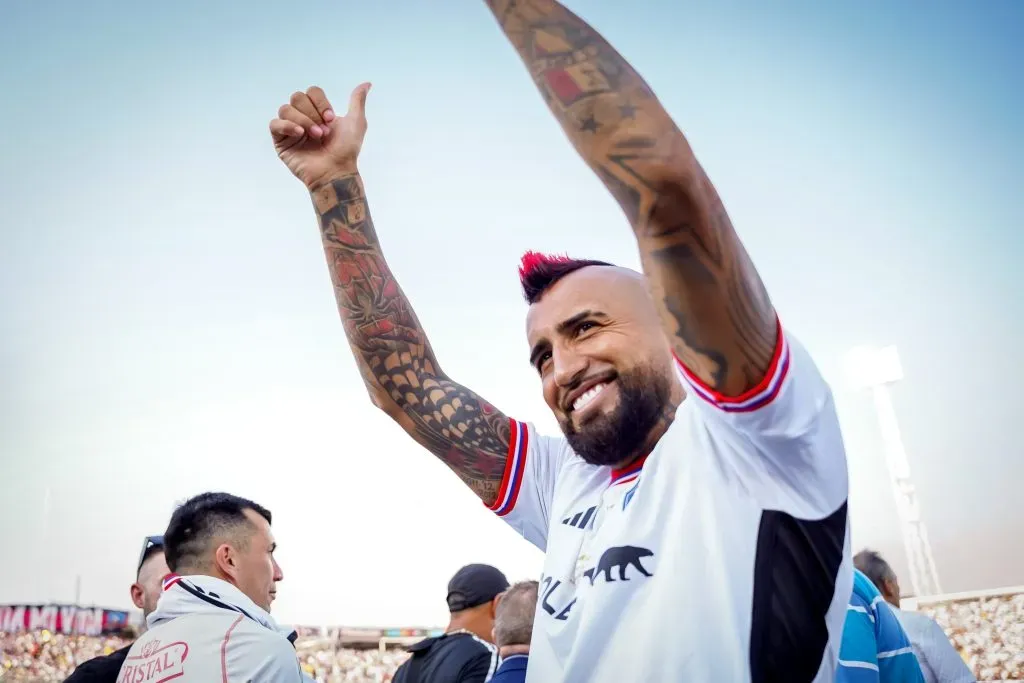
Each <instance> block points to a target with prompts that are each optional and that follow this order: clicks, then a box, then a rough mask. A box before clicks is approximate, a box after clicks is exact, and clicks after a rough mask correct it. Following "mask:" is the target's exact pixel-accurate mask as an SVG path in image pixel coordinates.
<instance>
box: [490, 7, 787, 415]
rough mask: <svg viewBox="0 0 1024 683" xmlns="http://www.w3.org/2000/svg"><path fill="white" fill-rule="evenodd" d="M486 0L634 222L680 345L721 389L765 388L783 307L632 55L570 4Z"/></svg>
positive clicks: (681, 353) (647, 269)
mask: <svg viewBox="0 0 1024 683" xmlns="http://www.w3.org/2000/svg"><path fill="white" fill-rule="evenodd" d="M487 4H488V5H489V6H490V8H491V10H492V11H493V13H494V15H495V17H496V18H497V20H498V23H499V24H500V26H501V28H502V30H503V31H504V32H505V35H506V36H507V37H508V38H509V40H510V41H511V42H512V45H513V46H514V47H515V48H516V50H517V51H518V52H519V56H520V57H521V58H522V59H523V62H524V63H525V64H526V66H527V68H528V69H529V71H530V75H531V76H532V77H533V80H534V83H535V84H536V85H537V87H538V89H539V90H540V93H541V95H542V96H543V98H544V101H545V102H546V103H547V105H548V107H549V108H550V109H551V111H552V112H553V113H554V115H555V117H556V118H557V119H558V121H559V123H560V124H561V125H562V128H563V130H565V132H566V134H567V135H568V136H569V139H570V140H571V141H572V143H573V145H574V146H575V147H576V151H577V152H579V154H580V155H581V156H582V157H583V159H584V160H585V161H586V162H587V163H588V164H589V165H590V167H591V168H592V169H593V170H594V171H595V172H596V173H597V174H598V176H600V178H601V180H603V181H604V184H605V185H606V186H607V187H608V190H609V191H610V192H611V193H612V195H614V196H615V198H616V199H617V200H618V202H619V205H620V206H621V207H622V210H623V211H624V212H625V214H626V216H627V217H628V219H629V221H630V223H631V224H632V226H633V231H634V233H635V234H636V237H637V241H638V243H639V246H640V252H641V260H642V262H643V268H644V273H645V274H646V275H647V278H648V281H649V283H650V284H649V286H650V288H651V294H652V296H653V297H654V299H655V302H656V303H657V305H658V307H659V310H660V312H661V317H662V321H663V325H664V327H665V330H666V332H667V333H668V334H669V336H670V339H671V340H672V343H673V348H674V350H675V353H676V355H677V356H678V357H679V359H680V360H681V361H682V362H683V364H684V365H686V367H687V368H688V369H689V370H690V372H691V373H693V374H694V375H696V376H697V377H698V378H699V379H700V380H702V381H703V382H704V383H705V384H707V385H708V386H710V387H711V388H712V389H714V390H716V391H717V392H719V393H721V394H723V395H726V396H737V395H740V394H742V393H743V392H745V391H748V390H750V389H751V388H753V387H754V386H756V385H757V384H758V383H759V382H760V381H761V379H762V378H763V377H764V375H765V372H766V371H767V369H768V367H769V366H770V364H771V361H772V357H773V353H774V350H775V344H776V337H777V333H778V329H777V321H776V317H775V312H774V310H773V308H772V305H771V302H770V301H769V299H768V295H767V293H766V292H765V289H764V286H763V285H762V283H761V280H760V278H759V277H758V275H757V272H756V271H755V270H754V267H753V264H752V263H751V261H750V259H749V257H748V256H747V253H746V251H745V250H744V248H743V245H742V244H741V243H740V240H739V238H738V237H737V236H736V233H735V231H734V230H733V227H732V224H731V223H730V221H729V217H728V215H727V214H726V212H725V208H724V207H723V206H722V202H721V200H720V199H719V197H718V194H717V192H715V189H714V187H713V186H712V185H711V182H710V181H709V180H708V178H707V176H706V175H705V174H704V171H703V169H702V168H701V167H700V164H698V162H697V160H696V158H695V157H694V155H693V151H692V150H691V149H690V146H689V144H688V143H687V141H686V138H685V137H683V134H682V133H681V132H680V131H679V129H678V128H677V127H676V125H675V123H674V122H673V121H672V119H671V117H669V115H668V113H667V112H666V111H665V110H664V108H663V107H662V106H661V103H659V102H658V99H657V98H656V97H655V95H654V93H653V92H652V91H651V89H650V88H649V87H648V85H647V84H646V83H645V82H644V80H643V79H642V78H641V77H640V75H639V74H637V73H636V71H634V70H633V68H632V67H631V66H630V65H629V63H627V62H626V60H625V59H623V58H622V56H621V55H619V53H618V52H616V51H615V50H614V49H613V48H612V46H611V45H609V44H608V42H607V41H605V40H604V38H602V37H601V35H600V34H599V33H598V32H597V31H595V30H594V29H593V28H591V27H590V25H588V24H587V23H586V22H584V21H583V20H582V19H580V18H579V17H577V16H576V15H575V14H573V13H572V12H570V11H569V10H568V9H566V8H565V7H563V6H562V5H561V4H559V3H557V2H554V1H553V0H488V3H487Z"/></svg>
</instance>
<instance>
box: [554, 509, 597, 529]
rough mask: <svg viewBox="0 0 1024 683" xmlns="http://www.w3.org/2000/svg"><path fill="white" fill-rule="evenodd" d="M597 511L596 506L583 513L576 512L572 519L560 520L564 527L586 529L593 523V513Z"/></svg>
mask: <svg viewBox="0 0 1024 683" xmlns="http://www.w3.org/2000/svg"><path fill="white" fill-rule="evenodd" d="M596 511H597V506H596V505H594V506H592V507H589V508H587V509H586V510H585V511H583V512H577V513H576V514H575V515H573V516H572V517H566V518H565V519H563V520H562V524H565V525H566V526H571V527H576V528H577V529H586V528H587V525H588V524H590V523H591V522H593V521H594V513H595V512H596Z"/></svg>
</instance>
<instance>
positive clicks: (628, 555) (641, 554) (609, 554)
mask: <svg viewBox="0 0 1024 683" xmlns="http://www.w3.org/2000/svg"><path fill="white" fill-rule="evenodd" d="M645 557H654V553H653V552H652V551H650V550H648V549H647V548H638V547H636V546H633V545H620V546H614V547H611V548H608V550H605V551H604V552H603V553H601V559H599V560H598V561H597V565H596V566H594V567H591V568H590V569H588V570H586V571H585V572H583V576H585V577H587V578H588V579H590V585H591V586H593V585H594V583H595V582H596V581H597V579H599V578H603V579H604V581H605V583H611V582H612V581H615V580H616V579H615V576H614V575H615V574H618V581H629V576H628V575H627V572H626V570H627V569H629V568H630V567H633V568H634V569H636V572H634V577H635V576H636V573H637V572H639V573H640V574H642V575H643V576H654V575H653V574H652V573H651V572H649V571H647V569H646V568H645V567H644V565H643V563H642V560H643V558H645ZM614 570H618V571H614Z"/></svg>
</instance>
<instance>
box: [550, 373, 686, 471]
mask: <svg viewBox="0 0 1024 683" xmlns="http://www.w3.org/2000/svg"><path fill="white" fill-rule="evenodd" d="M615 381H616V382H617V384H618V389H619V402H618V404H617V405H616V406H615V409H614V410H613V411H612V412H611V413H608V414H602V415H598V416H597V417H594V418H592V419H591V420H589V421H588V422H587V423H586V424H584V425H583V427H582V431H577V429H576V427H575V426H574V425H573V423H572V418H571V416H570V417H569V418H567V419H566V421H565V422H563V423H562V433H563V434H565V438H566V440H568V442H569V445H570V446H572V450H573V451H574V452H575V453H576V455H578V456H580V457H581V458H583V460H584V461H585V462H588V463H590V464H591V465H616V464H618V463H621V462H623V461H625V460H629V459H631V458H633V457H636V456H637V455H640V452H639V451H640V450H641V449H642V448H644V447H649V446H653V444H647V440H648V438H649V437H650V434H651V430H653V429H654V428H655V426H657V424H658V421H659V420H661V418H662V416H663V415H665V409H666V407H667V406H668V404H669V401H670V397H671V394H672V388H671V385H670V384H669V381H668V379H667V378H666V377H665V376H664V375H663V374H661V373H659V372H657V371H655V370H654V368H652V367H650V366H641V367H638V368H636V369H634V370H631V371H630V372H629V373H628V374H624V375H619V376H618V377H617V378H616V380H615Z"/></svg>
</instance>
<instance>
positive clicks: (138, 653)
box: [117, 493, 309, 683]
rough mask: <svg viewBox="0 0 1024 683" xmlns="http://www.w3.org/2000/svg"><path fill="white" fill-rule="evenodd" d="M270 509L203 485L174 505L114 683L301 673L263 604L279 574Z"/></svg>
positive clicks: (297, 677)
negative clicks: (148, 604)
mask: <svg viewBox="0 0 1024 683" xmlns="http://www.w3.org/2000/svg"><path fill="white" fill-rule="evenodd" d="M270 520H271V515H270V511H269V510H267V509H266V508H264V507H262V506H260V505H257V504H256V503H254V502H252V501H251V500H246V499H244V498H239V497H238V496H232V495H230V494H227V493H203V494H200V495H198V496H195V497H194V498H191V499H189V500H188V501H186V502H185V503H184V504H183V505H181V507H179V508H178V509H177V510H175V512H174V515H173V516H172V517H171V522H170V524H169V525H168V527H167V532H166V533H165V534H164V552H165V555H166V558H167V566H168V567H169V568H170V570H171V571H172V572H173V573H172V574H170V575H168V576H167V577H166V578H165V579H164V582H163V593H162V594H161V596H160V600H159V602H158V603H157V606H156V610H155V611H154V612H153V613H152V614H150V615H149V618H148V620H147V624H148V626H149V629H148V630H147V631H146V633H145V634H144V635H143V636H142V637H140V638H139V639H138V640H137V641H136V642H135V644H134V645H132V648H131V650H130V651H129V652H128V656H127V658H126V659H125V662H124V664H123V665H122V667H121V673H120V675H119V676H118V679H117V680H118V683H156V681H162V680H167V679H169V678H174V679H175V683H178V681H180V682H181V683H190V682H198V681H202V682H203V683H208V682H210V681H244V682H247V683H264V682H266V683H270V682H271V681H273V682H274V683H299V682H301V681H308V680H309V679H307V678H306V677H305V676H303V674H302V672H301V669H300V668H299V662H298V659H297V658H296V655H295V649H294V647H293V645H292V643H293V642H294V641H295V637H296V633H295V632H294V631H293V630H291V629H288V628H283V627H280V626H278V625H277V624H276V623H275V622H274V620H273V619H272V618H271V616H270V604H271V602H273V600H274V597H275V594H276V592H277V582H278V581H280V580H281V579H282V578H284V577H283V575H282V574H281V568H280V567H279V566H278V564H277V561H276V560H275V559H274V549H275V547H276V544H275V542H274V537H273V534H272V533H271V531H270Z"/></svg>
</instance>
